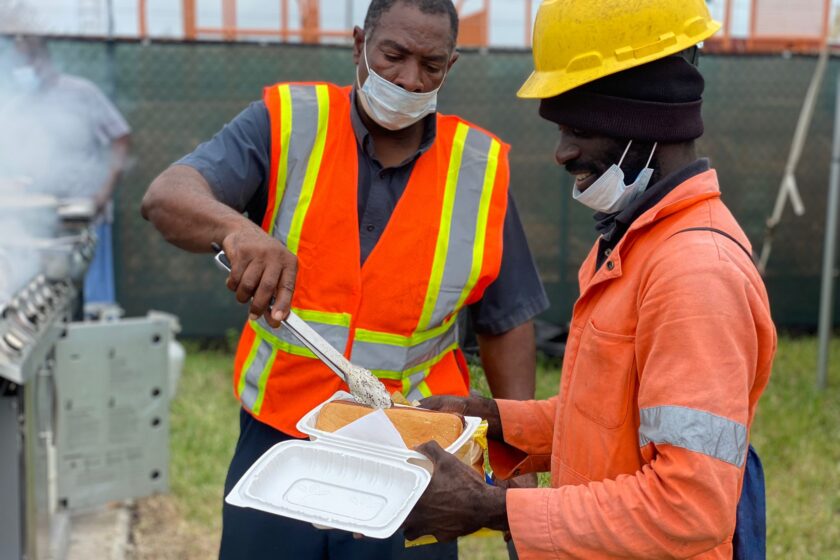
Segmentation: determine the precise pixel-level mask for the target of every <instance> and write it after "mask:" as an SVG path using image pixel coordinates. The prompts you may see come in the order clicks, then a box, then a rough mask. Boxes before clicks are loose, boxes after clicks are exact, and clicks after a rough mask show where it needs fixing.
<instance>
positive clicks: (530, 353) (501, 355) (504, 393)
mask: <svg viewBox="0 0 840 560" xmlns="http://www.w3.org/2000/svg"><path fill="white" fill-rule="evenodd" d="M477 338H478V346H479V351H480V353H481V363H482V366H483V367H484V373H485V375H486V376H487V383H488V385H489V386H490V392H491V393H492V394H493V397H494V398H497V399H512V400H530V399H533V398H534V390H535V385H536V381H535V379H536V370H537V355H536V338H535V336H534V322H533V321H527V322H525V323H523V324H521V325H519V326H518V327H514V328H513V329H511V330H509V331H507V332H505V333H502V334H500V335H485V334H480V335H477Z"/></svg>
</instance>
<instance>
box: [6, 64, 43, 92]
mask: <svg viewBox="0 0 840 560" xmlns="http://www.w3.org/2000/svg"><path fill="white" fill-rule="evenodd" d="M12 79H13V80H14V81H15V84H17V86H18V89H20V90H21V91H25V92H26V93H32V92H34V91H36V90H37V89H38V87H39V86H40V85H41V79H40V78H39V77H38V74H37V73H36V72H35V69H34V68H33V67H31V66H18V67H17V68H15V69H13V70H12Z"/></svg>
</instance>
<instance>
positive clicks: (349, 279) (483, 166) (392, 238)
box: [234, 83, 509, 437]
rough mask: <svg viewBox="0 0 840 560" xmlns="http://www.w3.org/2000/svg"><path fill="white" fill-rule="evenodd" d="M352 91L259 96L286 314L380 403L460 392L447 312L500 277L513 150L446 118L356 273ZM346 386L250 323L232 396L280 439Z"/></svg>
mask: <svg viewBox="0 0 840 560" xmlns="http://www.w3.org/2000/svg"><path fill="white" fill-rule="evenodd" d="M350 91H351V88H349V87H346V88H339V87H337V86H335V85H332V84H326V83H293V84H289V83H284V84H277V85H274V86H270V87H268V88H266V90H265V94H264V98H265V103H266V106H267V107H268V111H269V115H270V120H271V176H270V185H271V188H270V189H269V197H268V205H267V208H266V213H265V218H264V219H263V223H262V227H263V229H264V230H265V231H266V232H268V233H269V234H270V235H272V236H274V237H275V238H277V239H279V240H280V241H282V242H283V244H284V245H285V246H286V247H287V248H288V249H289V250H290V251H291V252H292V253H294V254H295V255H297V257H298V275H297V284H296V289H295V292H294V296H293V298H292V308H293V309H294V311H295V312H296V313H297V314H298V315H300V317H301V318H303V319H304V320H305V321H307V322H308V323H309V324H310V325H311V326H312V327H313V328H314V329H315V330H317V331H318V332H319V333H320V334H321V335H322V336H323V337H324V338H326V339H327V340H328V341H329V342H330V343H331V344H332V345H333V346H334V347H335V348H337V349H338V350H339V351H343V352H344V355H345V356H346V357H347V358H349V359H350V360H352V361H353V363H355V364H357V365H360V366H363V367H366V368H368V369H369V370H371V371H372V372H373V373H374V374H375V375H377V376H378V377H379V378H380V379H381V380H382V381H383V383H385V385H386V387H387V389H388V390H389V392H393V391H402V392H403V393H404V394H406V395H407V396H408V397H409V398H411V399H414V398H422V397H424V396H429V395H432V394H452V395H467V394H468V393H469V372H468V370H467V367H466V363H465V362H464V360H463V356H462V355H461V353H460V350H459V349H458V333H457V321H456V319H457V314H458V311H459V310H460V309H461V308H463V307H464V306H465V305H469V304H471V303H474V302H476V301H478V300H479V299H480V298H481V297H482V295H483V294H484V290H485V289H486V288H487V286H488V285H489V284H490V283H492V282H493V280H495V279H496V277H497V276H498V273H499V267H500V266H501V259H502V230H503V225H504V218H505V212H506V210H507V187H508V178H509V169H508V161H507V154H508V151H509V147H508V146H507V145H506V144H504V143H502V142H501V141H500V140H499V139H497V138H496V137H495V136H493V135H492V134H489V133H488V132H486V131H484V130H482V129H480V128H478V127H476V126H474V125H472V124H470V123H467V122H465V121H463V120H462V119H460V118H457V117H453V116H444V115H440V114H438V115H437V136H436V138H435V141H434V143H433V144H432V146H431V147H430V148H429V149H428V150H427V151H426V152H425V153H424V154H422V155H421V156H420V157H419V158H418V159H417V161H416V163H415V165H414V168H413V171H412V173H411V176H410V178H409V180H408V184H407V186H406V189H405V192H404V193H403V195H402V197H401V198H400V200H399V202H398V204H397V206H396V208H395V209H394V212H393V214H392V216H391V219H390V221H389V222H388V225H387V227H386V228H385V231H384V232H383V233H382V236H381V238H380V239H379V241H378V243H377V245H376V247H375V248H374V250H373V251H372V252H371V254H370V256H369V257H368V258H367V259H366V261H365V263H364V265H363V266H360V264H359V263H360V260H361V259H360V245H359V244H360V242H359V223H358V210H357V208H358V206H357V194H358V161H357V151H356V136H355V134H354V131H353V126H352V123H351V118H350V109H351V107H350ZM339 389H344V390H347V386H346V385H345V384H344V383H343V382H342V381H341V380H340V379H339V378H338V377H337V376H336V375H335V374H334V373H333V372H332V371H331V370H329V369H328V368H327V367H326V366H324V365H323V364H322V363H321V362H319V361H318V360H317V359H316V358H315V357H314V355H313V354H312V353H311V352H310V351H309V350H308V349H307V348H305V347H303V346H302V345H301V344H300V343H299V342H298V341H297V340H296V339H294V338H293V337H292V336H291V335H290V334H289V333H288V332H287V331H286V330H285V329H284V328H282V327H281V328H279V329H273V328H271V327H270V326H269V325H268V324H267V323H266V322H265V320H264V319H262V318H261V319H260V320H258V321H249V322H248V323H247V324H246V325H245V328H244V331H243V333H242V337H241V338H240V342H239V348H238V350H237V353H236V359H235V364H234V391H235V393H236V396H237V397H238V398H239V400H240V402H241V403H242V406H243V407H244V408H245V409H246V410H248V411H249V412H250V413H251V414H252V415H253V416H254V417H256V418H258V419H259V420H260V421H262V422H264V423H266V424H269V425H270V426H273V427H275V428H277V429H278V430H281V431H283V432H285V433H287V434H291V435H295V436H301V437H302V436H303V434H301V433H300V432H298V431H297V429H296V428H295V424H296V423H297V421H298V420H299V419H300V418H301V416H303V415H304V414H305V413H306V412H308V411H309V410H311V409H312V408H314V407H315V406H317V405H318V404H319V403H321V402H323V401H324V400H326V399H327V398H329V396H330V395H332V394H333V393H335V392H336V391H337V390H339Z"/></svg>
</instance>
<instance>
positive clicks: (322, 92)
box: [286, 84, 330, 254]
mask: <svg viewBox="0 0 840 560" xmlns="http://www.w3.org/2000/svg"><path fill="white" fill-rule="evenodd" d="M315 93H316V95H317V97H318V133H317V134H316V135H315V144H314V145H313V146H312V152H311V153H310V154H309V162H308V163H307V164H306V174H305V176H304V179H303V187H302V188H301V193H300V198H299V199H298V204H297V207H296V208H295V213H294V216H293V217H292V226H291V228H289V237H288V239H287V240H286V247H287V248H288V249H289V251H291V252H292V253H294V254H297V252H298V245H299V244H300V233H301V230H302V229H303V221H304V219H306V213H307V212H308V211H309V205H310V204H311V202H312V193H313V192H314V191H315V182H316V181H317V180H318V172H319V171H320V169H321V160H322V159H323V157H324V146H325V145H326V143H327V124H328V122H329V116H330V92H329V90H328V89H327V86H326V85H324V84H322V85H318V86H315Z"/></svg>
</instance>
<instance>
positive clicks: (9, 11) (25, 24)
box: [0, 0, 35, 33]
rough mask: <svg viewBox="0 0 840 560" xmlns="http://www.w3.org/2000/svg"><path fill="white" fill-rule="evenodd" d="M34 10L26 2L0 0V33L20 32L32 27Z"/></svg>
mask: <svg viewBox="0 0 840 560" xmlns="http://www.w3.org/2000/svg"><path fill="white" fill-rule="evenodd" d="M34 23H35V11H34V10H33V9H32V7H31V6H30V5H29V4H28V3H27V2H21V1H20V0H0V33H22V32H25V31H27V30H30V29H34Z"/></svg>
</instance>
